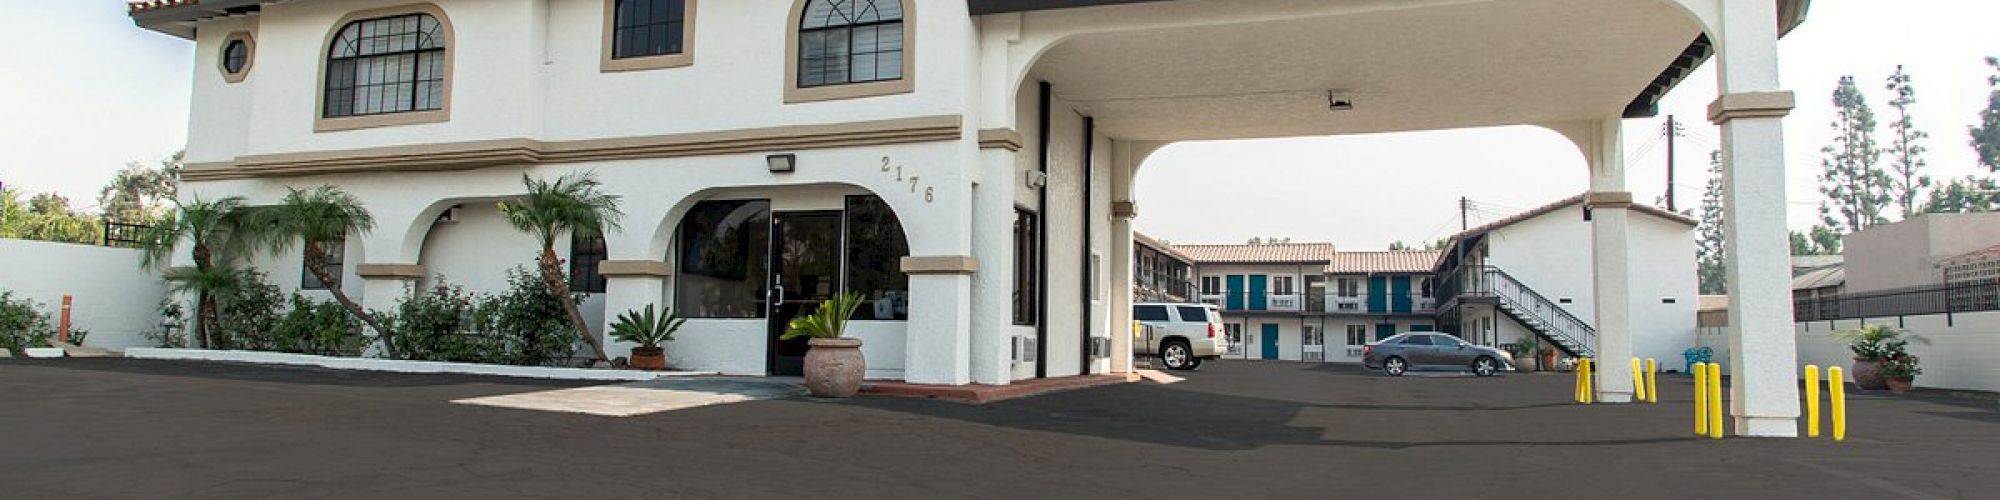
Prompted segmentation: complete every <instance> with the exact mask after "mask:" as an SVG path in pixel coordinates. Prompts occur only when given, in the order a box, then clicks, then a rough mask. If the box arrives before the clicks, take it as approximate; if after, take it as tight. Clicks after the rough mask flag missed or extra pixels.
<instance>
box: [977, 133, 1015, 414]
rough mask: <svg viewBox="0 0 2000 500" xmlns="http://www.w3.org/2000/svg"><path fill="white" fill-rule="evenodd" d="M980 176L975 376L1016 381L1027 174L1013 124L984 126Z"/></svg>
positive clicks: (1000, 381) (989, 381)
mask: <svg viewBox="0 0 2000 500" xmlns="http://www.w3.org/2000/svg"><path fill="white" fill-rule="evenodd" d="M979 137H980V140H979V143H980V144H979V147H980V151H979V168H980V169H981V172H980V176H979V178H980V182H979V184H978V185H977V186H974V187H973V190H972V198H973V207H972V242H973V244H972V256H973V257H974V258H977V259H979V267H980V269H979V272H978V273H975V274H973V275H972V311H971V313H972V322H971V328H972V333H971V339H970V341H971V351H972V352H971V359H970V360H969V362H968V366H969V368H970V370H971V371H972V374H971V376H972V381H973V382H974V383H979V384H987V385H1006V384H1009V383H1012V382H1013V371H1014V369H1013V357H1012V355H1013V346H1012V344H1011V342H1013V338H1012V336H1013V333H1012V330H1013V324H1014V318H1013V307H1014V304H1013V297H1014V194H1015V192H1014V190H1015V189H1017V187H1019V186H1021V185H1022V184H1021V183H1022V182H1025V179H1024V178H1023V177H1022V176H1020V175H1018V174H1017V172H1015V165H1014V162H1015V161H1016V160H1017V159H1018V157H1019V155H1020V153H1019V152H1018V151H1019V150H1020V148H1021V135H1020V134H1019V133H1016V132H1015V131H1014V130H1012V129H986V130H981V131H979Z"/></svg>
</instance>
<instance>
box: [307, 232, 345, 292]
mask: <svg viewBox="0 0 2000 500" xmlns="http://www.w3.org/2000/svg"><path fill="white" fill-rule="evenodd" d="M318 244H319V245H320V253H323V254H326V262H322V263H320V268H321V269H323V270H325V271H326V274H327V275H328V276H332V277H333V283H321V282H320V281H319V277H318V276H313V273H312V268H310V267H307V266H306V263H305V258H306V256H305V252H304V251H300V252H299V289H300V290H331V289H333V288H335V287H339V286H340V284H341V282H342V281H343V280H346V279H347V276H346V272H347V269H346V267H347V238H345V237H343V238H341V239H337V240H327V241H322V242H319V243H318Z"/></svg>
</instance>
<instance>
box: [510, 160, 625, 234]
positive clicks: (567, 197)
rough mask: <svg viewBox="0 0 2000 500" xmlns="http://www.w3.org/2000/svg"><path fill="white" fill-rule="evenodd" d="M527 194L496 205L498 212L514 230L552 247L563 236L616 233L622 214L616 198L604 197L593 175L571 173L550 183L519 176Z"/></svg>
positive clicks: (604, 194)
mask: <svg viewBox="0 0 2000 500" xmlns="http://www.w3.org/2000/svg"><path fill="white" fill-rule="evenodd" d="M521 184H522V185H523V186H524V187H526V188H527V193H526V194H523V195H521V196H520V197H518V198H515V199H513V200H508V201H503V202H501V203H500V213H501V214H502V215H504V216H506V218H507V223H508V225H511V226H513V227H514V229H517V230H520V231H522V232H526V233H529V234H531V235H534V236H535V237H536V238H537V239H539V240H541V242H542V245H543V246H544V247H550V248H553V247H554V245H555V243H556V238H559V237H561V236H562V235H564V234H573V235H576V236H586V237H588V236H597V235H601V234H603V233H604V232H606V231H612V230H618V229H619V228H620V227H621V226H620V225H619V223H618V220H619V219H620V218H622V217H624V215H625V213H624V212H623V211H621V210H620V209H619V208H618V204H619V200H620V197H619V196H618V195H613V194H606V193H604V191H603V187H604V184H603V182H601V181H599V180H598V179H597V174H596V172H591V171H584V172H572V173H569V174H565V175H563V176H561V177H557V178H556V179H554V180H548V179H538V178H535V177H531V176H528V175H526V174H522V175H521Z"/></svg>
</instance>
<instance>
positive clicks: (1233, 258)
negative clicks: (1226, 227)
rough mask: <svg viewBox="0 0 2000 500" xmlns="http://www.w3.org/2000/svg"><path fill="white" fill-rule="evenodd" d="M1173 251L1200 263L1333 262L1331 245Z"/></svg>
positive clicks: (1180, 247)
mask: <svg viewBox="0 0 2000 500" xmlns="http://www.w3.org/2000/svg"><path fill="white" fill-rule="evenodd" d="M1173 247H1174V250H1178V251H1180V253H1181V254H1183V255H1187V256H1188V257H1190V258H1192V259H1194V261H1195V262H1197V263H1202V264H1266V263H1269V264H1296V263H1301V262H1328V261H1331V260H1333V244H1332V243H1279V244H1271V245H1174V246H1173Z"/></svg>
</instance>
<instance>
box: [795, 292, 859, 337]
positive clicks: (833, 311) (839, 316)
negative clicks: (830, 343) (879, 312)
mask: <svg viewBox="0 0 2000 500" xmlns="http://www.w3.org/2000/svg"><path fill="white" fill-rule="evenodd" d="M864 300H865V298H864V297H863V296H862V295H861V294H860V293H858V292H846V293H841V294H837V295H834V296H833V298H830V299H826V300H825V301H823V302H820V303H819V308H818V309H815V310H813V312H812V314H808V315H805V316H800V317H797V318H793V319H792V322H791V323H789V324H787V325H786V326H785V334H784V335H783V336H780V337H778V339H779V340H792V339H796V338H800V337H805V338H816V339H832V338H840V337H841V336H843V335H846V333H847V320H848V318H852V317H854V310H855V309H860V308H861V303H862V302H863V301H864Z"/></svg>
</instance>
